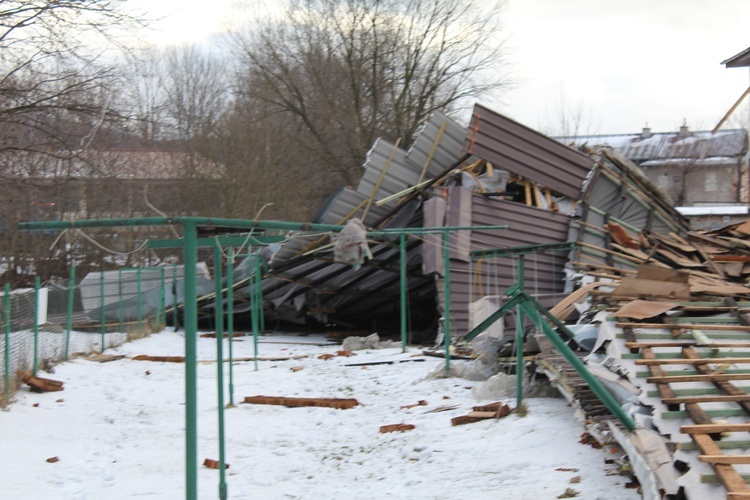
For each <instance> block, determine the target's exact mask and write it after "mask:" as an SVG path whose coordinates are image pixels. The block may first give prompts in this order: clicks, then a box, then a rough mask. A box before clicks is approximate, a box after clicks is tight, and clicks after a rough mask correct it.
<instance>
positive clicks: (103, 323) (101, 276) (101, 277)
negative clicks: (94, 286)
mask: <svg viewBox="0 0 750 500" xmlns="http://www.w3.org/2000/svg"><path fill="white" fill-rule="evenodd" d="M99 295H100V296H101V300H100V301H99V305H100V306H101V307H100V309H99V323H101V324H100V326H99V330H100V331H101V334H102V352H104V348H105V345H104V333H105V331H106V329H107V318H106V315H105V311H104V271H101V272H100V273H99Z"/></svg>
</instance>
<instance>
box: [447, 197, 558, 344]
mask: <svg viewBox="0 0 750 500" xmlns="http://www.w3.org/2000/svg"><path fill="white" fill-rule="evenodd" d="M452 189H461V188H452ZM449 196H450V195H449ZM471 205H472V211H471V215H472V219H471V224H472V225H474V226H477V225H490V224H492V225H504V224H507V225H509V226H510V227H509V229H507V230H501V231H472V232H471V249H472V250H477V249H482V248H507V247H514V246H523V245H534V244H542V243H556V242H560V241H566V240H567V238H568V226H569V224H570V220H571V218H570V217H569V216H567V215H564V214H561V213H557V212H552V211H549V210H542V209H540V208H536V207H531V206H527V205H524V204H521V203H515V202H512V201H505V200H501V199H496V198H488V197H485V196H482V195H480V194H477V193H472V204H471ZM566 260H567V259H566V255H564V254H549V255H546V254H540V255H529V256H528V257H527V258H526V265H525V268H526V281H527V287H528V288H527V289H528V291H529V292H530V293H532V294H533V295H538V296H540V297H541V296H543V297H545V302H546V303H548V305H550V306H551V305H553V304H554V303H555V299H554V298H557V299H559V298H561V297H562V293H563V290H564V281H563V279H564V277H565V272H564V270H563V269H564V267H565V263H566ZM516 272H517V261H514V260H513V259H511V258H503V259H496V260H494V261H492V262H490V261H488V260H484V261H475V262H463V261H460V260H457V259H451V319H452V321H451V322H452V323H453V325H452V328H453V330H452V331H453V332H454V335H456V336H461V335H465V334H466V333H468V331H469V304H470V303H471V302H473V301H476V300H479V299H480V298H481V297H482V296H485V295H497V294H502V293H503V292H504V291H505V290H507V288H508V287H510V286H511V285H512V284H513V283H514V281H515V279H516Z"/></svg>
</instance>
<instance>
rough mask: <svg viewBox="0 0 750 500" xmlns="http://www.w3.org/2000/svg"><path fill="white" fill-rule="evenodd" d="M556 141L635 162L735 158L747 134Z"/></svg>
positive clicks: (743, 147) (744, 145)
mask: <svg viewBox="0 0 750 500" xmlns="http://www.w3.org/2000/svg"><path fill="white" fill-rule="evenodd" d="M556 139H557V140H558V141H560V142H562V143H564V144H573V145H575V146H583V145H588V146H592V147H593V146H599V145H601V146H609V147H611V148H613V149H615V150H617V151H618V152H620V154H622V155H624V156H625V157H627V158H629V159H630V160H631V161H635V162H642V161H648V160H664V159H670V158H689V159H704V158H712V157H737V156H741V155H743V154H745V151H746V150H747V132H746V131H745V130H741V129H738V130H719V131H718V132H716V133H715V134H712V133H711V132H706V131H701V132H692V133H690V136H688V137H680V136H679V134H678V133H677V132H668V133H654V134H651V136H650V137H646V138H644V137H643V136H642V135H641V134H624V135H623V134H619V135H589V136H579V137H557V138H556Z"/></svg>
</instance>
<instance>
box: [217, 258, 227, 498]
mask: <svg viewBox="0 0 750 500" xmlns="http://www.w3.org/2000/svg"><path fill="white" fill-rule="evenodd" d="M220 250H221V247H219V245H218V244H217V245H216V246H215V247H214V291H215V294H214V311H215V315H216V320H215V325H214V326H215V327H216V328H215V330H216V388H217V393H216V400H217V406H218V408H217V410H218V412H219V413H218V419H219V498H220V499H221V500H226V498H227V482H226V471H225V470H224V459H225V455H224V450H225V447H224V349H223V347H224V307H223V304H222V298H223V297H222V296H223V287H222V284H221V252H220Z"/></svg>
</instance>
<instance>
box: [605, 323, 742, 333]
mask: <svg viewBox="0 0 750 500" xmlns="http://www.w3.org/2000/svg"><path fill="white" fill-rule="evenodd" d="M615 326H616V327H618V328H642V329H645V330H660V329H664V330H674V329H677V328H681V329H684V330H696V329H698V330H722V331H738V332H750V326H746V325H710V324H700V325H696V324H692V323H671V324H666V323H616V324H615Z"/></svg>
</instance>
